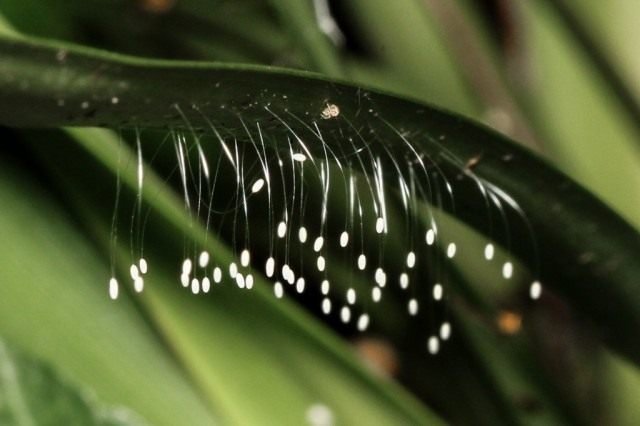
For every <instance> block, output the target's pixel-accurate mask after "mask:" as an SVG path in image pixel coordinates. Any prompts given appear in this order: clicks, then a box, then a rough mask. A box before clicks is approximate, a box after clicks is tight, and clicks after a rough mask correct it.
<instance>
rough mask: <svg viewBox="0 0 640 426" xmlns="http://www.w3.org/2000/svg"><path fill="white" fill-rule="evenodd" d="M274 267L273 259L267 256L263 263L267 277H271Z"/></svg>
mask: <svg viewBox="0 0 640 426" xmlns="http://www.w3.org/2000/svg"><path fill="white" fill-rule="evenodd" d="M275 268H276V261H275V259H274V258H273V257H270V258H268V259H267V264H266V265H265V272H266V274H267V277H268V278H271V277H272V276H273V273H274V272H275Z"/></svg>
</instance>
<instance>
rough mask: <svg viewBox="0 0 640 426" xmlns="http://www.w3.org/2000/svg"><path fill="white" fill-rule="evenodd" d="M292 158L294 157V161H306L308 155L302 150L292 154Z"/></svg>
mask: <svg viewBox="0 0 640 426" xmlns="http://www.w3.org/2000/svg"><path fill="white" fill-rule="evenodd" d="M291 159H293V161H297V162H298V163H304V162H305V161H306V160H307V156H306V155H304V154H303V153H301V152H296V153H295V154H293V155H292V156H291Z"/></svg>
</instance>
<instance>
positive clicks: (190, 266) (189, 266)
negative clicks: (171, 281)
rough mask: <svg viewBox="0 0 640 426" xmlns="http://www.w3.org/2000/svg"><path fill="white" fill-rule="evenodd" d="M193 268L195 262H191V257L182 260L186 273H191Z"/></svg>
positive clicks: (184, 272)
mask: <svg viewBox="0 0 640 426" xmlns="http://www.w3.org/2000/svg"><path fill="white" fill-rule="evenodd" d="M192 269H193V264H192V263H191V259H185V260H184V261H183V262H182V273H183V274H185V275H189V274H190V273H191V270H192Z"/></svg>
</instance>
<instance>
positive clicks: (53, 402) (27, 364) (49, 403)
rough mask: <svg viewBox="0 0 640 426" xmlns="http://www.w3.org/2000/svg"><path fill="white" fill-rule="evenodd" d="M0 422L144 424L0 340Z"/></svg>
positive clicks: (23, 425)
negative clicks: (101, 401)
mask: <svg viewBox="0 0 640 426" xmlns="http://www.w3.org/2000/svg"><path fill="white" fill-rule="evenodd" d="M0 422H1V423H2V424H3V425H6V426H10V425H16V426H36V425H41V426H55V425H62V424H64V425H69V426H72V425H78V426H81V425H82V426H85V425H96V426H134V425H140V426H142V425H144V424H146V422H144V421H143V420H142V419H141V418H140V417H139V416H137V415H136V414H135V413H132V412H131V411H129V410H127V409H126V408H124V407H107V406H105V405H103V404H101V403H100V402H99V401H97V400H96V399H95V398H94V397H92V395H91V394H90V393H89V392H88V391H87V390H86V389H82V388H80V387H78V386H74V385H72V384H70V383H68V382H67V381H66V380H65V379H64V378H62V377H60V375H59V374H57V373H56V372H55V371H54V370H53V369H52V368H50V367H49V366H47V365H45V364H43V363H41V362H38V361H36V360H34V359H31V358H29V357H26V356H25V355H24V354H22V353H19V352H17V351H15V350H14V349H13V348H11V347H9V346H8V345H7V344H6V343H5V342H4V341H1V340H0Z"/></svg>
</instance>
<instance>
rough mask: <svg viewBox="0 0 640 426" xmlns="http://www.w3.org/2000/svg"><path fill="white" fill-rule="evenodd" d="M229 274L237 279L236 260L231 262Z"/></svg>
mask: <svg viewBox="0 0 640 426" xmlns="http://www.w3.org/2000/svg"><path fill="white" fill-rule="evenodd" d="M229 276H230V277H231V279H235V278H236V277H237V276H238V265H236V262H231V263H230V264H229Z"/></svg>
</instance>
